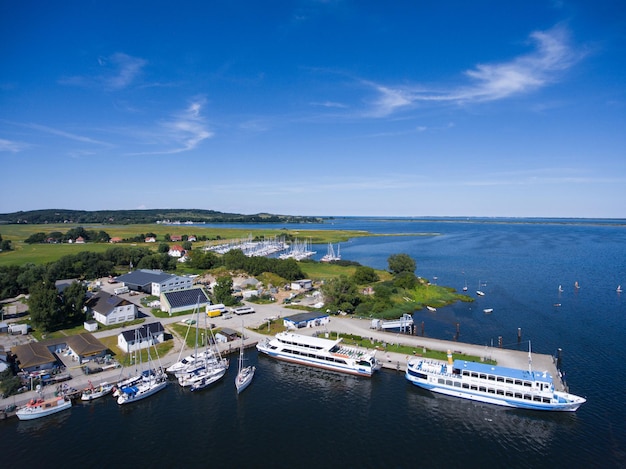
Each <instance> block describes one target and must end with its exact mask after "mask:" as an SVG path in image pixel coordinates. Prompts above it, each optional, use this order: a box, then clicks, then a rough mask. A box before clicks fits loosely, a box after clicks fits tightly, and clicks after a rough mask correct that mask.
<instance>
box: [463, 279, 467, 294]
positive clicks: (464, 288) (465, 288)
mask: <svg viewBox="0 0 626 469" xmlns="http://www.w3.org/2000/svg"><path fill="white" fill-rule="evenodd" d="M463 291H467V280H466V281H465V286H464V287H463Z"/></svg>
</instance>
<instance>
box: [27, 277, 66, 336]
mask: <svg viewBox="0 0 626 469" xmlns="http://www.w3.org/2000/svg"><path fill="white" fill-rule="evenodd" d="M60 306H61V305H60V301H59V295H58V294H57V289H56V288H55V287H54V284H53V283H51V282H41V283H36V284H35V285H32V286H31V288H30V297H29V299H28V310H29V312H30V317H31V319H32V321H33V324H35V326H36V327H40V328H41V329H42V330H44V331H51V330H53V329H54V328H55V327H56V326H57V325H58V324H59V323H60V320H59V319H60V317H59V316H60V315H59V312H60V310H61V308H60Z"/></svg>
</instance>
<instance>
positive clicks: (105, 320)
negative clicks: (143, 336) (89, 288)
mask: <svg viewBox="0 0 626 469" xmlns="http://www.w3.org/2000/svg"><path fill="white" fill-rule="evenodd" d="M85 307H86V308H87V310H86V311H87V315H88V316H89V315H90V314H91V315H92V316H93V318H94V319H95V320H96V321H98V322H99V323H100V324H104V325H105V326H110V325H112V324H119V323H123V322H127V321H132V320H134V319H135V318H136V317H137V305H136V304H134V303H132V302H131V301H129V300H127V299H125V298H121V297H119V296H117V295H111V294H110V293H108V292H105V291H100V292H98V293H96V294H95V295H94V296H92V297H91V298H89V299H88V300H87V301H86V302H85Z"/></svg>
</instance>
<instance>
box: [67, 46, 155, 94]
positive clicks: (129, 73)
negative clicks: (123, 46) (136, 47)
mask: <svg viewBox="0 0 626 469" xmlns="http://www.w3.org/2000/svg"><path fill="white" fill-rule="evenodd" d="M147 63H148V62H147V61H146V60H145V59H142V58H139V57H133V56H130V55H128V54H125V53H123V52H116V53H114V54H112V55H110V56H108V57H98V65H99V69H98V70H97V72H96V73H95V74H94V75H78V76H71V77H63V78H61V79H60V80H59V82H60V83H61V84H65V85H75V86H103V87H104V88H106V89H109V90H121V89H124V88H127V87H129V86H130V85H131V84H133V83H134V82H136V81H137V79H138V77H139V76H140V75H141V73H142V71H143V68H144V67H145V65H146V64H147Z"/></svg>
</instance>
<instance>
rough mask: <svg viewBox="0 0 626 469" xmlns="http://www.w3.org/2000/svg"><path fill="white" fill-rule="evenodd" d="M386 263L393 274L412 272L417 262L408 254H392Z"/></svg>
mask: <svg viewBox="0 0 626 469" xmlns="http://www.w3.org/2000/svg"><path fill="white" fill-rule="evenodd" d="M387 263H388V265H389V271H390V272H391V273H392V274H394V275H398V274H401V273H404V272H410V273H412V274H414V273H415V269H416V268H417V264H416V263H415V261H414V260H413V259H412V258H411V256H409V255H408V254H392V255H391V256H389V258H388V259H387Z"/></svg>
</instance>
